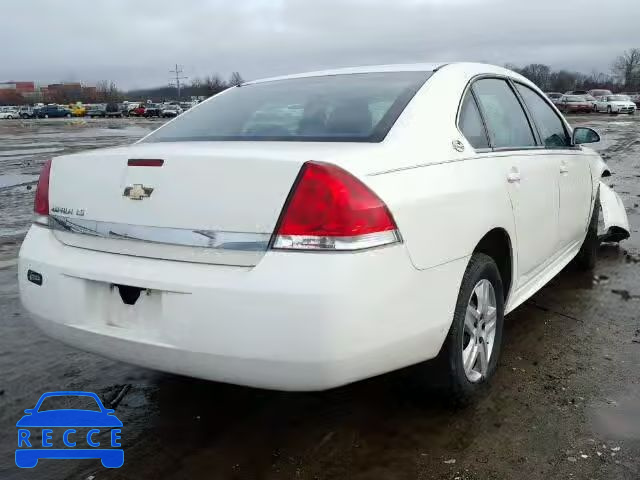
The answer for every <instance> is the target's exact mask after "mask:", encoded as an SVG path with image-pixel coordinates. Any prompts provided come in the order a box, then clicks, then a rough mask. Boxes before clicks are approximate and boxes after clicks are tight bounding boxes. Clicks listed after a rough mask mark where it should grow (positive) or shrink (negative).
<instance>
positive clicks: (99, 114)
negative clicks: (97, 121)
mask: <svg viewBox="0 0 640 480" xmlns="http://www.w3.org/2000/svg"><path fill="white" fill-rule="evenodd" d="M87 116H88V117H91V118H104V117H106V116H107V113H106V109H105V106H104V105H91V106H90V107H89V109H88V110H87Z"/></svg>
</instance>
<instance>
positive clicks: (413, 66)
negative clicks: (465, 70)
mask: <svg viewBox="0 0 640 480" xmlns="http://www.w3.org/2000/svg"><path fill="white" fill-rule="evenodd" d="M444 65H447V64H446V63H398V64H389V65H365V66H360V67H345V68H332V69H328V70H317V71H313V72H305V73H296V74H293V75H281V76H276V77H268V78H260V79H258V80H252V81H250V82H245V83H244V84H243V85H250V84H253V83H262V82H273V81H275V80H290V79H294V78H306V77H326V76H331V75H350V74H354V73H385V72H433V71H434V70H437V69H439V68H441V67H443V66H444Z"/></svg>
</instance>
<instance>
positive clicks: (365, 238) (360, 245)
mask: <svg viewBox="0 0 640 480" xmlns="http://www.w3.org/2000/svg"><path fill="white" fill-rule="evenodd" d="M401 241H402V237H400V232H398V231H397V230H387V231H384V232H376V233H368V234H364V235H354V236H351V237H322V236H313V235H277V236H276V237H275V239H274V242H273V248H274V249H276V250H306V251H308V250H311V251H354V250H366V249H369V248H375V247H381V246H383V245H389V244H392V243H399V242H401Z"/></svg>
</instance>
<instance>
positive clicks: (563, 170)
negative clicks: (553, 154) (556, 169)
mask: <svg viewBox="0 0 640 480" xmlns="http://www.w3.org/2000/svg"><path fill="white" fill-rule="evenodd" d="M560 173H569V167H568V166H567V164H566V163H565V162H560Z"/></svg>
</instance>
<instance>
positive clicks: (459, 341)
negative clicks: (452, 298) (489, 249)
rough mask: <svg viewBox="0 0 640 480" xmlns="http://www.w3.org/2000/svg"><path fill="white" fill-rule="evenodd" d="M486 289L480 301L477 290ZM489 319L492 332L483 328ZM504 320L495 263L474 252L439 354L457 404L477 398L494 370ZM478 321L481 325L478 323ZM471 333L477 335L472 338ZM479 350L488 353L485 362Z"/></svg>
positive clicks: (499, 283)
mask: <svg viewBox="0 0 640 480" xmlns="http://www.w3.org/2000/svg"><path fill="white" fill-rule="evenodd" d="M489 287H491V288H489ZM485 289H486V291H487V294H488V296H487V297H486V299H487V300H488V301H483V302H481V303H480V304H479V303H478V297H479V295H478V293H479V292H482V291H485ZM469 307H471V308H472V310H476V312H477V311H478V309H480V310H482V311H481V312H480V316H479V317H477V316H473V315H471V314H470V313H468V311H467V310H468V308H469ZM492 309H493V312H492ZM491 313H493V315H492V314H491ZM491 318H493V322H491ZM469 322H471V324H470V323H469ZM489 322H491V323H492V324H493V326H494V328H493V331H492V332H491V331H490V330H489V329H485V323H486V326H489ZM503 323H504V290H503V286H502V278H501V277H500V272H499V270H498V266H497V265H496V263H495V261H494V260H493V259H492V258H491V257H490V256H488V255H485V254H484V253H474V254H473V255H472V257H471V260H469V264H468V265H467V269H466V270H465V272H464V276H463V277H462V284H461V286H460V292H459V294H458V300H457V302H456V308H455V311H454V315H453V322H452V324H451V328H450V329H449V333H448V335H447V338H446V339H445V341H444V345H443V347H442V350H441V352H440V355H439V360H440V362H441V364H442V367H444V368H443V373H444V374H445V375H446V379H444V380H445V381H444V384H445V388H446V389H447V393H448V395H449V397H450V398H451V399H452V400H453V401H454V402H455V403H456V404H462V405H464V404H467V403H469V402H470V401H472V400H473V399H474V398H476V397H477V396H478V395H479V394H480V393H481V392H482V391H483V390H484V388H485V387H486V385H487V383H488V381H489V380H490V379H491V377H492V376H493V374H494V373H495V371H496V367H497V365H498V359H499V357H500V347H501V344H502V328H503ZM478 325H482V326H481V327H478ZM472 326H473V328H472ZM478 332H479V335H478ZM474 335H476V340H475V341H474V338H473V336H474ZM474 345H475V346H476V350H475V352H476V353H475V360H473V358H474ZM482 345H488V350H485V349H483V347H482ZM469 348H471V350H470V351H469V352H468V354H467V355H465V351H467V350H468V349H469ZM482 351H484V352H488V354H489V355H488V361H486V363H483V362H482V357H483V355H482ZM485 355H486V353H485ZM465 356H466V358H467V359H468V360H467V363H469V364H470V365H467V368H466V369H465V361H464V358H463V357H465ZM484 358H486V356H485V357H484Z"/></svg>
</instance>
